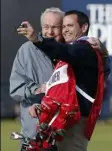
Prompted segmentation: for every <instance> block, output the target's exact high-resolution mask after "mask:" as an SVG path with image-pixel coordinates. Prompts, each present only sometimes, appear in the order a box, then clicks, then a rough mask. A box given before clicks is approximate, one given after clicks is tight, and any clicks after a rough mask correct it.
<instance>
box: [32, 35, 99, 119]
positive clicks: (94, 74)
mask: <svg viewBox="0 0 112 151" xmlns="http://www.w3.org/2000/svg"><path fill="white" fill-rule="evenodd" d="M35 45H36V46H37V47H38V48H40V49H41V50H42V51H44V52H45V53H46V54H47V55H48V56H49V57H50V58H52V59H54V58H55V59H60V60H62V61H65V62H68V63H70V64H71V65H72V67H73V70H74V73H75V76H76V83H77V85H78V86H79V87H80V88H81V89H82V90H83V91H84V92H86V93H87V94H88V95H89V96H91V97H92V98H95V95H96V91H97V79H98V60H97V55H96V52H95V50H94V49H93V48H92V47H91V45H90V44H89V43H88V42H87V41H85V40H79V41H76V42H75V44H72V45H70V44H62V43H58V42H56V41H55V40H54V39H46V38H43V41H41V42H38V43H36V44H35ZM77 96H78V101H79V105H80V110H81V114H82V116H85V117H87V116H88V115H89V113H90V110H91V107H92V103H91V102H90V101H89V100H87V99H86V98H85V97H83V96H82V95H81V94H79V93H78V92H77Z"/></svg>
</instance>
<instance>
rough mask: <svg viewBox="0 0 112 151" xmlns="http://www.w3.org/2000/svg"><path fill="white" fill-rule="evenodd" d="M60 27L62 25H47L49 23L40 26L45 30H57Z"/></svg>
mask: <svg viewBox="0 0 112 151" xmlns="http://www.w3.org/2000/svg"><path fill="white" fill-rule="evenodd" d="M61 27H62V26H59V25H57V26H49V25H44V26H42V28H44V29H45V30H49V28H50V29H52V30H59V29H61Z"/></svg>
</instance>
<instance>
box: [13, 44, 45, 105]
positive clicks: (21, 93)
mask: <svg viewBox="0 0 112 151" xmlns="http://www.w3.org/2000/svg"><path fill="white" fill-rule="evenodd" d="M24 55H25V54H24V47H23V46H22V47H21V48H20V49H19V51H18V52H17V55H16V58H15V60H14V63H13V67H12V72H11V76H10V96H11V97H12V99H14V100H16V101H18V102H22V101H25V102H31V101H34V100H35V99H37V101H38V100H39V98H41V95H42V94H41V95H36V94H34V92H35V90H36V89H38V88H39V87H40V85H39V84H37V83H35V82H34V81H33V80H32V79H30V78H29V77H28V76H27V74H26V73H25V71H26V67H25V66H26V65H25V58H24Z"/></svg>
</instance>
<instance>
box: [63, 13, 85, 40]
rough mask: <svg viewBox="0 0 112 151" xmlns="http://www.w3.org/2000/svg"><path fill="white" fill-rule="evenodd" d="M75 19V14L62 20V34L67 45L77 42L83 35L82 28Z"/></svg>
mask: <svg viewBox="0 0 112 151" xmlns="http://www.w3.org/2000/svg"><path fill="white" fill-rule="evenodd" d="M77 19H78V18H77V15H75V14H73V15H68V16H65V17H64V18H63V28H62V34H63V37H64V39H65V42H67V43H69V42H72V41H73V40H77V39H78V38H80V37H81V36H82V35H83V32H82V28H81V27H80V25H79V23H78V21H77Z"/></svg>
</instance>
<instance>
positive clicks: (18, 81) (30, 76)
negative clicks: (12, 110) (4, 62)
mask: <svg viewBox="0 0 112 151" xmlns="http://www.w3.org/2000/svg"><path fill="white" fill-rule="evenodd" d="M52 72H53V65H52V62H51V60H50V59H49V58H48V57H47V56H46V55H45V54H44V53H43V52H42V51H40V50H39V49H38V48H36V47H35V46H34V45H33V43H32V42H30V41H28V42H26V43H24V44H23V45H22V46H21V47H20V49H19V50H18V52H17V55H16V57H15V60H14V63H13V67H12V72H11V76H10V96H11V97H12V99H13V100H16V101H17V102H20V109H21V115H20V116H21V125H22V133H23V134H24V135H27V136H28V137H34V136H35V134H36V131H35V130H36V124H37V122H38V121H37V119H34V118H31V117H30V115H29V113H28V107H29V106H31V105H32V104H34V103H40V101H41V99H42V96H43V94H41V95H34V91H35V89H37V88H39V87H40V85H41V84H43V83H44V82H46V81H48V80H49V78H50V76H51V74H52Z"/></svg>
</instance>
